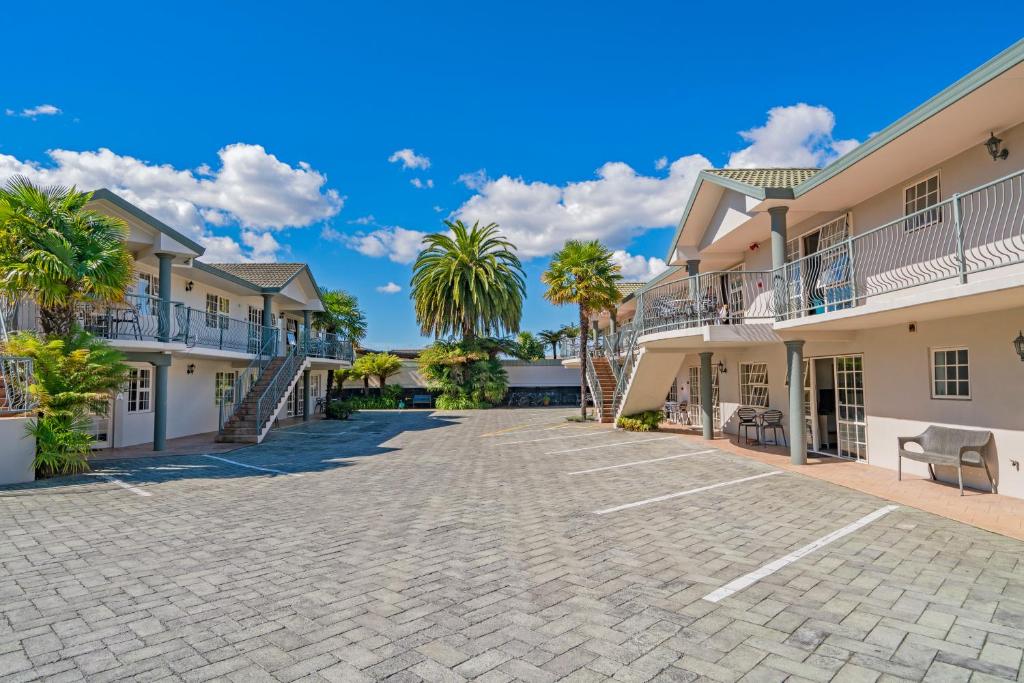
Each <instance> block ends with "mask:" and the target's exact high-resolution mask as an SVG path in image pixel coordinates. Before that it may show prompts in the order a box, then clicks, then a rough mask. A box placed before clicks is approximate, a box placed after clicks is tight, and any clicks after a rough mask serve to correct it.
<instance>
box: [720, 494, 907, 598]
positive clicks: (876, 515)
mask: <svg viewBox="0 0 1024 683" xmlns="http://www.w3.org/2000/svg"><path fill="white" fill-rule="evenodd" d="M898 507H899V505H886V506H885V507H883V508H879V509H877V510H875V511H874V512H872V513H871V514H870V515H865V516H863V517H861V518H860V519H858V520H857V521H856V522H853V523H852V524H847V525H846V526H844V527H843V528H842V529H837V530H835V531H833V532H832V533H830V534H828V535H827V536H822V537H821V538H819V539H818V540H817V541H814V542H812V543H808V544H807V545H805V546H804V547H803V548H800V549H799V550H796V551H794V552H792V553H790V554H789V555H786V556H785V557H781V558H779V559H777V560H775V561H774V562H769V563H768V564H766V565H764V566H763V567H761V568H760V569H756V570H754V571H752V572H750V573H749V574H744V575H743V576H741V577H740V578H738V579H736V580H735V581H730V582H729V583H727V584H725V585H724V586H722V587H721V588H719V589H718V590H716V591H712V592H711V593H708V594H707V595H705V596H704V599H705V600H707V601H708V602H719V601H720V600H724V599H725V598H727V597H729V596H730V595H733V594H735V593H738V592H739V591H741V590H743V589H744V588H746V587H747V586H750V585H753V584H754V583H757V582H758V581H760V580H761V579H763V578H764V577H766V576H770V575H772V574H774V573H775V572H777V571H779V570H780V569H782V568H783V567H785V566H786V565H789V564H793V563H794V562H796V561H797V560H799V559H800V558H802V557H805V556H807V555H810V554H811V553H813V552H814V551H815V550H818V549H819V548H823V547H825V546H826V545H828V544H829V543H832V542H834V541H838V540H839V539H840V538H842V537H843V536H848V535H850V534H852V533H853V532H854V531H857V530H858V529H860V528H861V527H865V526H867V525H868V524H871V522H874V521H875V520H876V519H880V518H882V517H884V516H885V515H887V514H889V513H890V512H892V511H893V510H895V509H897V508H898Z"/></svg>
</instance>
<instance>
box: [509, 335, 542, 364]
mask: <svg viewBox="0 0 1024 683" xmlns="http://www.w3.org/2000/svg"><path fill="white" fill-rule="evenodd" d="M515 345H516V348H515V353H514V355H515V357H516V358H518V359H519V360H527V361H529V360H538V359H540V358H543V357H544V343H543V342H542V341H540V340H539V339H537V337H534V336H533V335H532V334H531V333H529V332H525V331H524V332H520V333H519V334H518V335H516V340H515Z"/></svg>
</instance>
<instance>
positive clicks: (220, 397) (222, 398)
mask: <svg viewBox="0 0 1024 683" xmlns="http://www.w3.org/2000/svg"><path fill="white" fill-rule="evenodd" d="M235 378H236V375H235V373H234V371H230V372H218V373H217V375H216V377H215V378H214V382H215V384H214V387H215V389H214V399H215V401H216V404H217V405H219V406H222V405H228V404H230V403H234V401H235Z"/></svg>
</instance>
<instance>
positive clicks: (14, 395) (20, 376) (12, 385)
mask: <svg viewBox="0 0 1024 683" xmlns="http://www.w3.org/2000/svg"><path fill="white" fill-rule="evenodd" d="M32 382H33V360H32V359H31V358H22V357H18V356H0V415H18V414H22V413H27V412H31V411H32V410H35V409H36V407H37V406H38V405H39V399H38V397H37V396H36V395H35V394H33V393H32V391H31V390H30V387H31V386H32Z"/></svg>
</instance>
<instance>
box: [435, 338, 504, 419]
mask: <svg viewBox="0 0 1024 683" xmlns="http://www.w3.org/2000/svg"><path fill="white" fill-rule="evenodd" d="M498 341H500V340H493V339H489V338H482V339H476V340H473V341H444V340H440V341H437V342H434V344H433V345H431V346H430V347H428V348H426V349H424V350H423V351H422V352H421V353H420V356H419V366H420V372H422V373H423V377H424V378H425V379H426V380H427V388H428V389H430V390H431V391H434V392H438V393H439V394H440V396H438V397H437V407H438V408H441V409H442V410H466V409H472V408H488V407H490V406H492V405H496V404H498V403H500V402H501V401H502V399H504V398H505V394H506V392H507V391H508V373H506V372H505V368H504V367H502V365H501V361H499V360H498V359H497V357H496V356H497V354H498V353H500V352H501V348H499V347H500V344H499V343H498Z"/></svg>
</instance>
